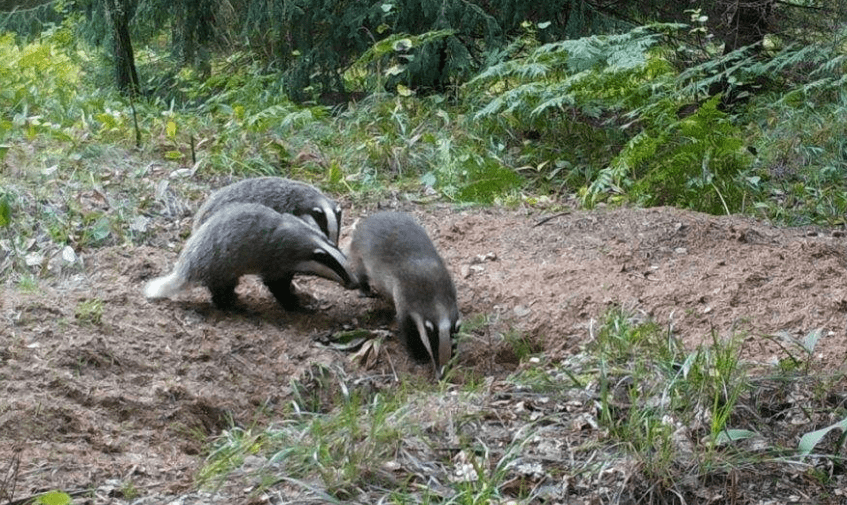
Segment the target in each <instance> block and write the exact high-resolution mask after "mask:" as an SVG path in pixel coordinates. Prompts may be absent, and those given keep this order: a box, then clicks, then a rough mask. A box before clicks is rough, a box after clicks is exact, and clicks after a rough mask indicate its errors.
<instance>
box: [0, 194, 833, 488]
mask: <svg viewBox="0 0 847 505" xmlns="http://www.w3.org/2000/svg"><path fill="white" fill-rule="evenodd" d="M394 206H397V205H396V204H395V205H394ZM399 207H401V208H402V209H403V210H409V211H411V212H414V213H415V215H416V216H417V217H418V218H419V219H420V221H421V222H422V224H423V225H424V227H425V228H426V229H427V230H428V231H429V233H430V235H431V237H432V238H433V240H434V241H435V243H436V246H437V247H438V249H439V250H440V251H441V253H442V255H443V257H444V259H445V261H446V263H447V264H448V266H449V268H450V269H451V272H452V274H453V277H454V280H455V282H456V285H457V289H458V292H459V299H460V309H461V311H462V313H463V315H464V317H465V319H466V320H470V319H473V318H474V317H480V316H486V317H487V321H488V326H487V328H488V330H487V331H485V332H482V333H477V334H475V335H474V336H472V337H470V338H466V339H465V340H463V341H462V342H461V344H460V347H459V353H460V358H459V360H458V364H457V367H458V369H459V370H460V372H459V373H457V374H456V378H455V380H456V381H457V382H462V381H466V380H469V378H471V377H472V378H474V380H479V379H483V380H489V381H491V382H492V383H493V384H498V383H499V382H500V381H503V379H505V378H506V377H507V376H508V375H509V374H511V373H513V372H514V371H515V370H517V369H518V367H522V366H530V365H528V364H526V363H524V364H521V363H519V362H518V361H519V360H518V359H517V358H516V356H515V353H514V350H513V346H511V345H509V344H507V343H506V342H504V339H503V334H504V333H506V332H522V334H523V335H524V336H525V337H526V338H527V339H528V340H529V341H531V343H532V346H533V348H534V350H535V351H537V352H540V353H543V355H544V356H545V357H546V358H545V359H549V360H556V359H559V358H561V357H564V356H568V355H571V354H573V353H576V352H578V351H579V349H580V347H581V346H582V345H584V344H585V343H586V342H588V341H589V340H590V339H591V335H592V331H593V329H594V328H596V326H597V321H598V319H599V318H601V317H602V316H603V314H604V313H605V312H606V311H607V310H608V309H609V308H610V307H613V306H616V305H618V306H623V307H625V308H627V309H629V310H634V311H641V312H643V313H644V314H645V315H647V316H649V317H651V318H652V319H654V320H655V321H657V322H659V323H661V324H663V325H669V327H672V331H673V333H674V334H675V335H677V336H678V337H679V338H680V339H682V340H683V341H684V342H685V343H686V344H687V345H689V346H696V345H698V344H700V343H703V342H708V341H711V339H712V338H714V337H715V336H716V337H717V338H730V337H731V336H733V335H741V336H742V338H743V341H742V344H741V345H742V352H743V356H744V358H745V359H746V360H749V361H752V362H754V363H772V362H775V361H776V360H779V359H782V358H785V357H786V354H785V351H784V350H782V349H781V348H780V346H779V345H778V344H777V343H776V341H778V340H779V338H775V337H774V335H777V334H778V333H781V334H782V335H783V336H784V337H791V338H797V339H802V338H803V337H804V336H805V335H807V334H808V333H809V332H811V331H813V330H816V329H822V330H823V335H824V336H823V338H822V339H821V341H820V342H819V343H818V345H817V347H816V348H815V351H814V358H813V364H814V366H815V367H820V368H821V369H830V370H837V369H840V368H842V367H843V366H844V362H845V358H847V268H845V266H847V265H845V263H847V255H845V252H847V237H845V235H844V233H843V232H841V231H840V230H820V229H816V228H800V229H780V228H776V227H773V226H770V225H768V224H764V223H761V222H757V221H754V220H751V219H748V218H744V217H714V216H708V215H703V214H698V213H693V212H687V211H681V210H677V209H672V208H653V209H615V210H607V209H598V210H594V211H590V212H589V211H577V210H574V211H572V212H568V213H565V214H561V215H552V216H551V215H548V214H544V213H540V212H536V211H531V210H504V209H497V208H495V209H490V208H485V209H479V208H465V209H456V208H452V207H448V206H443V205H426V206H423V205H422V206H417V205H414V204H411V203H406V204H401V205H399ZM373 210H374V209H365V208H356V207H354V206H353V205H352V204H350V203H349V202H347V203H346V209H345V229H344V233H343V235H342V245H343V244H344V243H345V241H347V240H349V235H350V230H351V225H352V223H353V221H354V220H355V218H356V217H358V216H362V215H365V214H367V213H369V212H372V211H373ZM545 218H549V219H547V220H546V221H544V222H543V223H540V222H541V221H542V220H544V219H545ZM539 223H540V224H539ZM153 226H154V227H155V229H156V233H155V234H154V235H153V236H154V237H155V238H153V239H151V240H150V241H149V245H145V246H142V247H110V248H105V249H100V250H92V251H88V252H85V251H83V252H81V253H80V256H81V259H82V261H83V265H84V266H83V267H82V268H69V269H65V270H63V271H61V272H55V274H56V275H54V276H53V277H52V278H51V279H52V280H51V281H49V282H47V281H45V282H43V283H42V284H41V285H40V286H39V287H38V289H36V290H34V291H32V292H22V291H21V290H18V289H16V288H15V287H13V286H11V285H7V286H6V287H5V290H4V292H3V293H2V298H1V299H0V314H2V318H0V472H5V478H6V479H7V480H6V482H5V486H6V488H5V492H6V493H7V496H5V497H3V496H0V501H2V499H3V498H5V499H7V500H9V501H11V500H12V499H13V498H14V499H21V498H25V497H29V496H32V495H34V494H36V493H38V492H40V491H44V490H47V489H62V490H66V491H80V492H82V491H83V490H88V494H80V495H79V497H78V498H77V502H76V503H112V502H114V503H124V502H123V501H121V498H122V497H121V494H120V492H119V491H116V490H115V486H116V485H115V484H114V483H116V482H127V481H131V482H132V483H133V486H134V488H135V490H136V491H137V492H138V493H139V494H140V496H141V497H142V498H143V499H147V500H148V501H146V502H144V503H159V502H160V501H157V500H156V497H164V496H177V495H179V494H181V493H187V492H189V491H191V490H192V489H193V487H194V478H195V475H196V472H197V470H198V468H199V467H200V466H201V465H202V463H203V457H204V448H205V445H204V444H205V442H206V440H207V437H208V436H210V435H215V434H218V433H220V432H221V430H224V429H226V428H227V427H229V426H230V425H231V423H233V422H235V423H236V424H240V425H249V424H251V423H254V422H258V423H260V424H261V423H263V422H267V421H268V420H270V419H273V417H274V410H275V409H276V408H278V407H280V406H282V405H285V404H286V403H287V402H289V401H290V400H291V395H292V389H291V381H292V380H293V379H304V378H305V377H307V376H308V375H309V373H310V370H311V369H312V368H313V366H314V365H315V364H321V365H326V366H333V367H339V368H340V369H343V370H345V371H346V373H348V374H349V375H350V376H351V377H356V376H359V377H372V378H378V379H379V380H384V381H387V382H392V381H394V380H401V381H403V380H406V379H408V378H409V376H412V375H414V376H420V375H427V374H429V373H430V370H429V368H428V367H426V366H422V365H418V364H415V363H413V362H410V361H409V360H408V359H407V358H406V356H405V354H404V352H403V350H402V349H401V348H400V346H399V344H398V343H397V342H395V341H393V340H391V339H389V340H388V341H387V352H386V353H383V354H381V355H380V356H379V359H378V360H376V362H374V363H370V364H368V365H364V364H362V363H360V362H356V361H352V360H350V359H349V357H350V355H349V353H346V352H343V351H339V350H335V349H333V348H332V347H329V346H327V345H324V344H323V343H322V342H323V341H324V339H325V337H326V336H327V335H331V334H333V333H335V332H338V331H340V330H344V329H351V328H368V329H392V314H391V311H390V307H387V305H386V304H385V303H384V302H380V301H379V300H374V299H366V298H361V297H359V296H358V294H357V293H356V292H353V291H346V290H344V289H343V288H342V287H340V286H338V285H335V284H333V283H331V282H328V281H324V280H322V279H312V278H299V279H298V280H297V284H298V288H299V292H300V296H301V299H302V301H303V304H304V305H305V306H307V307H308V308H309V309H310V310H308V311H304V312H296V313H292V312H286V311H284V310H282V309H281V308H280V307H279V306H278V305H277V304H276V303H275V301H274V300H273V298H272V297H271V295H270V294H269V293H268V292H267V291H266V290H265V289H264V287H262V286H261V284H260V283H259V282H257V281H256V280H255V279H249V278H248V279H246V280H245V281H242V283H241V285H240V287H239V295H240V303H241V305H242V307H241V310H239V311H236V312H222V311H219V310H217V309H215V308H213V307H212V306H211V304H210V297H209V294H208V292H207V291H205V290H204V289H202V288H197V289H194V290H192V291H188V292H185V293H182V294H180V295H178V296H176V297H175V298H174V299H171V300H163V301H157V302H150V301H148V300H146V299H144V297H143V296H142V287H143V285H144V283H145V282H146V281H147V280H149V279H150V278H152V277H155V276H158V275H162V274H164V273H166V272H167V271H169V270H170V268H171V266H172V265H173V263H174V261H175V259H176V257H177V255H178V252H179V249H180V247H181V245H182V244H183V243H184V237H185V236H186V235H187V232H188V230H190V218H187V217H186V218H183V219H181V220H177V221H175V222H167V220H166V219H165V218H155V219H154V222H153ZM98 301H99V302H101V303H102V305H100V307H101V309H100V310H101V313H99V314H98V310H94V311H93V315H92V312H91V311H87V310H85V309H86V308H89V307H91V306H92V305H93V306H95V307H96V305H97V302H98ZM783 345H785V344H783ZM395 377H396V379H395ZM13 461H19V466H17V467H16V468H12V462H13ZM3 478H4V475H3V474H0V479H3ZM11 481H13V485H12V483H11ZM110 483H111V484H110ZM0 484H3V482H2V481H0ZM110 486H111V487H110ZM801 487H802V486H801ZM92 490H96V492H95V491H92ZM10 492H13V495H12V494H10ZM721 496H725V495H721ZM800 496H805V495H803V494H802V493H800ZM763 498H764V497H763ZM228 499H229V503H239V502H241V503H252V502H250V501H249V500H250V499H248V498H246V497H245V496H230V497H229V498H228ZM161 500H162V501H161V503H167V502H168V500H165V499H164V498H162V499H161ZM197 500H198V501H197V503H200V502H203V500H202V499H199V498H198V499H197ZM708 501H709V500H703V502H708ZM748 501H749V500H747V501H745V502H748ZM800 501H801V502H802V501H803V500H802V499H801V500H800ZM763 502H765V501H763ZM551 503H552V502H551ZM598 503H599V502H598Z"/></svg>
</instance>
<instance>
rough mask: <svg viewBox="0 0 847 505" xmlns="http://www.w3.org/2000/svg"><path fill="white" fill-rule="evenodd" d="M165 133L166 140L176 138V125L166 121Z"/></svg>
mask: <svg viewBox="0 0 847 505" xmlns="http://www.w3.org/2000/svg"><path fill="white" fill-rule="evenodd" d="M167 133H168V138H171V139H172V138H174V137H176V123H175V122H173V121H168V128H167Z"/></svg>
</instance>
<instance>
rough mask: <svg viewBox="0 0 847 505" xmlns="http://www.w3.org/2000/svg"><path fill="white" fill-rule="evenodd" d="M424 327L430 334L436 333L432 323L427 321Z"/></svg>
mask: <svg viewBox="0 0 847 505" xmlns="http://www.w3.org/2000/svg"><path fill="white" fill-rule="evenodd" d="M424 326H426V331H428V332H432V331H435V325H434V324H432V321H425V322H424Z"/></svg>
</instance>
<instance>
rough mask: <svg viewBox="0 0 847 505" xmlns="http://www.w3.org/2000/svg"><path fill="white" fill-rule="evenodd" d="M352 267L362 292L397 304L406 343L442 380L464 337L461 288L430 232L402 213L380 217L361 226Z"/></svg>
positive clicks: (355, 236) (352, 252)
mask: <svg viewBox="0 0 847 505" xmlns="http://www.w3.org/2000/svg"><path fill="white" fill-rule="evenodd" d="M349 257H350V265H351V270H352V271H353V274H354V276H355V277H357V278H358V280H359V288H360V289H361V290H362V292H363V293H365V294H369V293H370V291H371V289H372V290H374V291H376V292H378V293H380V294H381V295H383V296H385V297H387V298H390V299H391V300H392V301H393V302H394V308H395V311H396V313H397V323H398V326H399V330H400V338H401V340H403V342H404V343H405V345H406V348H407V349H408V350H409V353H410V354H411V355H412V356H413V357H414V358H416V359H417V360H419V361H423V360H426V359H427V358H428V359H429V360H431V362H432V365H433V368H434V370H435V376H436V378H437V379H440V378H441V376H442V373H443V369H444V366H446V365H447V362H448V361H450V356H451V354H452V351H453V334H454V333H456V332H457V331H459V324H460V315H459V308H458V306H457V304H456V287H455V286H454V285H453V281H452V280H451V279H450V274H449V272H447V268H446V267H445V266H444V261H443V260H442V259H441V256H439V255H438V251H436V250H435V246H434V245H433V243H432V241H431V240H430V239H429V237H428V236H427V234H426V231H424V229H423V228H422V227H421V225H419V224H418V223H417V222H416V221H415V219H414V218H413V217H412V216H410V215H409V214H406V213H401V212H379V213H377V214H374V215H373V216H370V217H368V218H367V219H365V220H363V221H362V222H360V223H359V224H358V225H357V226H356V230H355V231H354V232H353V241H352V242H351V244H350V252H349Z"/></svg>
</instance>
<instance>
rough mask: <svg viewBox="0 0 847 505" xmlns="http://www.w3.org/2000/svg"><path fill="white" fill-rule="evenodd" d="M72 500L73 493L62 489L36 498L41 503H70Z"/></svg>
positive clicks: (50, 504) (57, 504)
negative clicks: (64, 491)
mask: <svg viewBox="0 0 847 505" xmlns="http://www.w3.org/2000/svg"><path fill="white" fill-rule="evenodd" d="M72 501H73V500H71V495H69V494H68V493H63V492H62V491H50V492H48V493H44V494H43V495H40V496H38V498H36V499H35V503H38V504H39V505H70V503H72Z"/></svg>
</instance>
